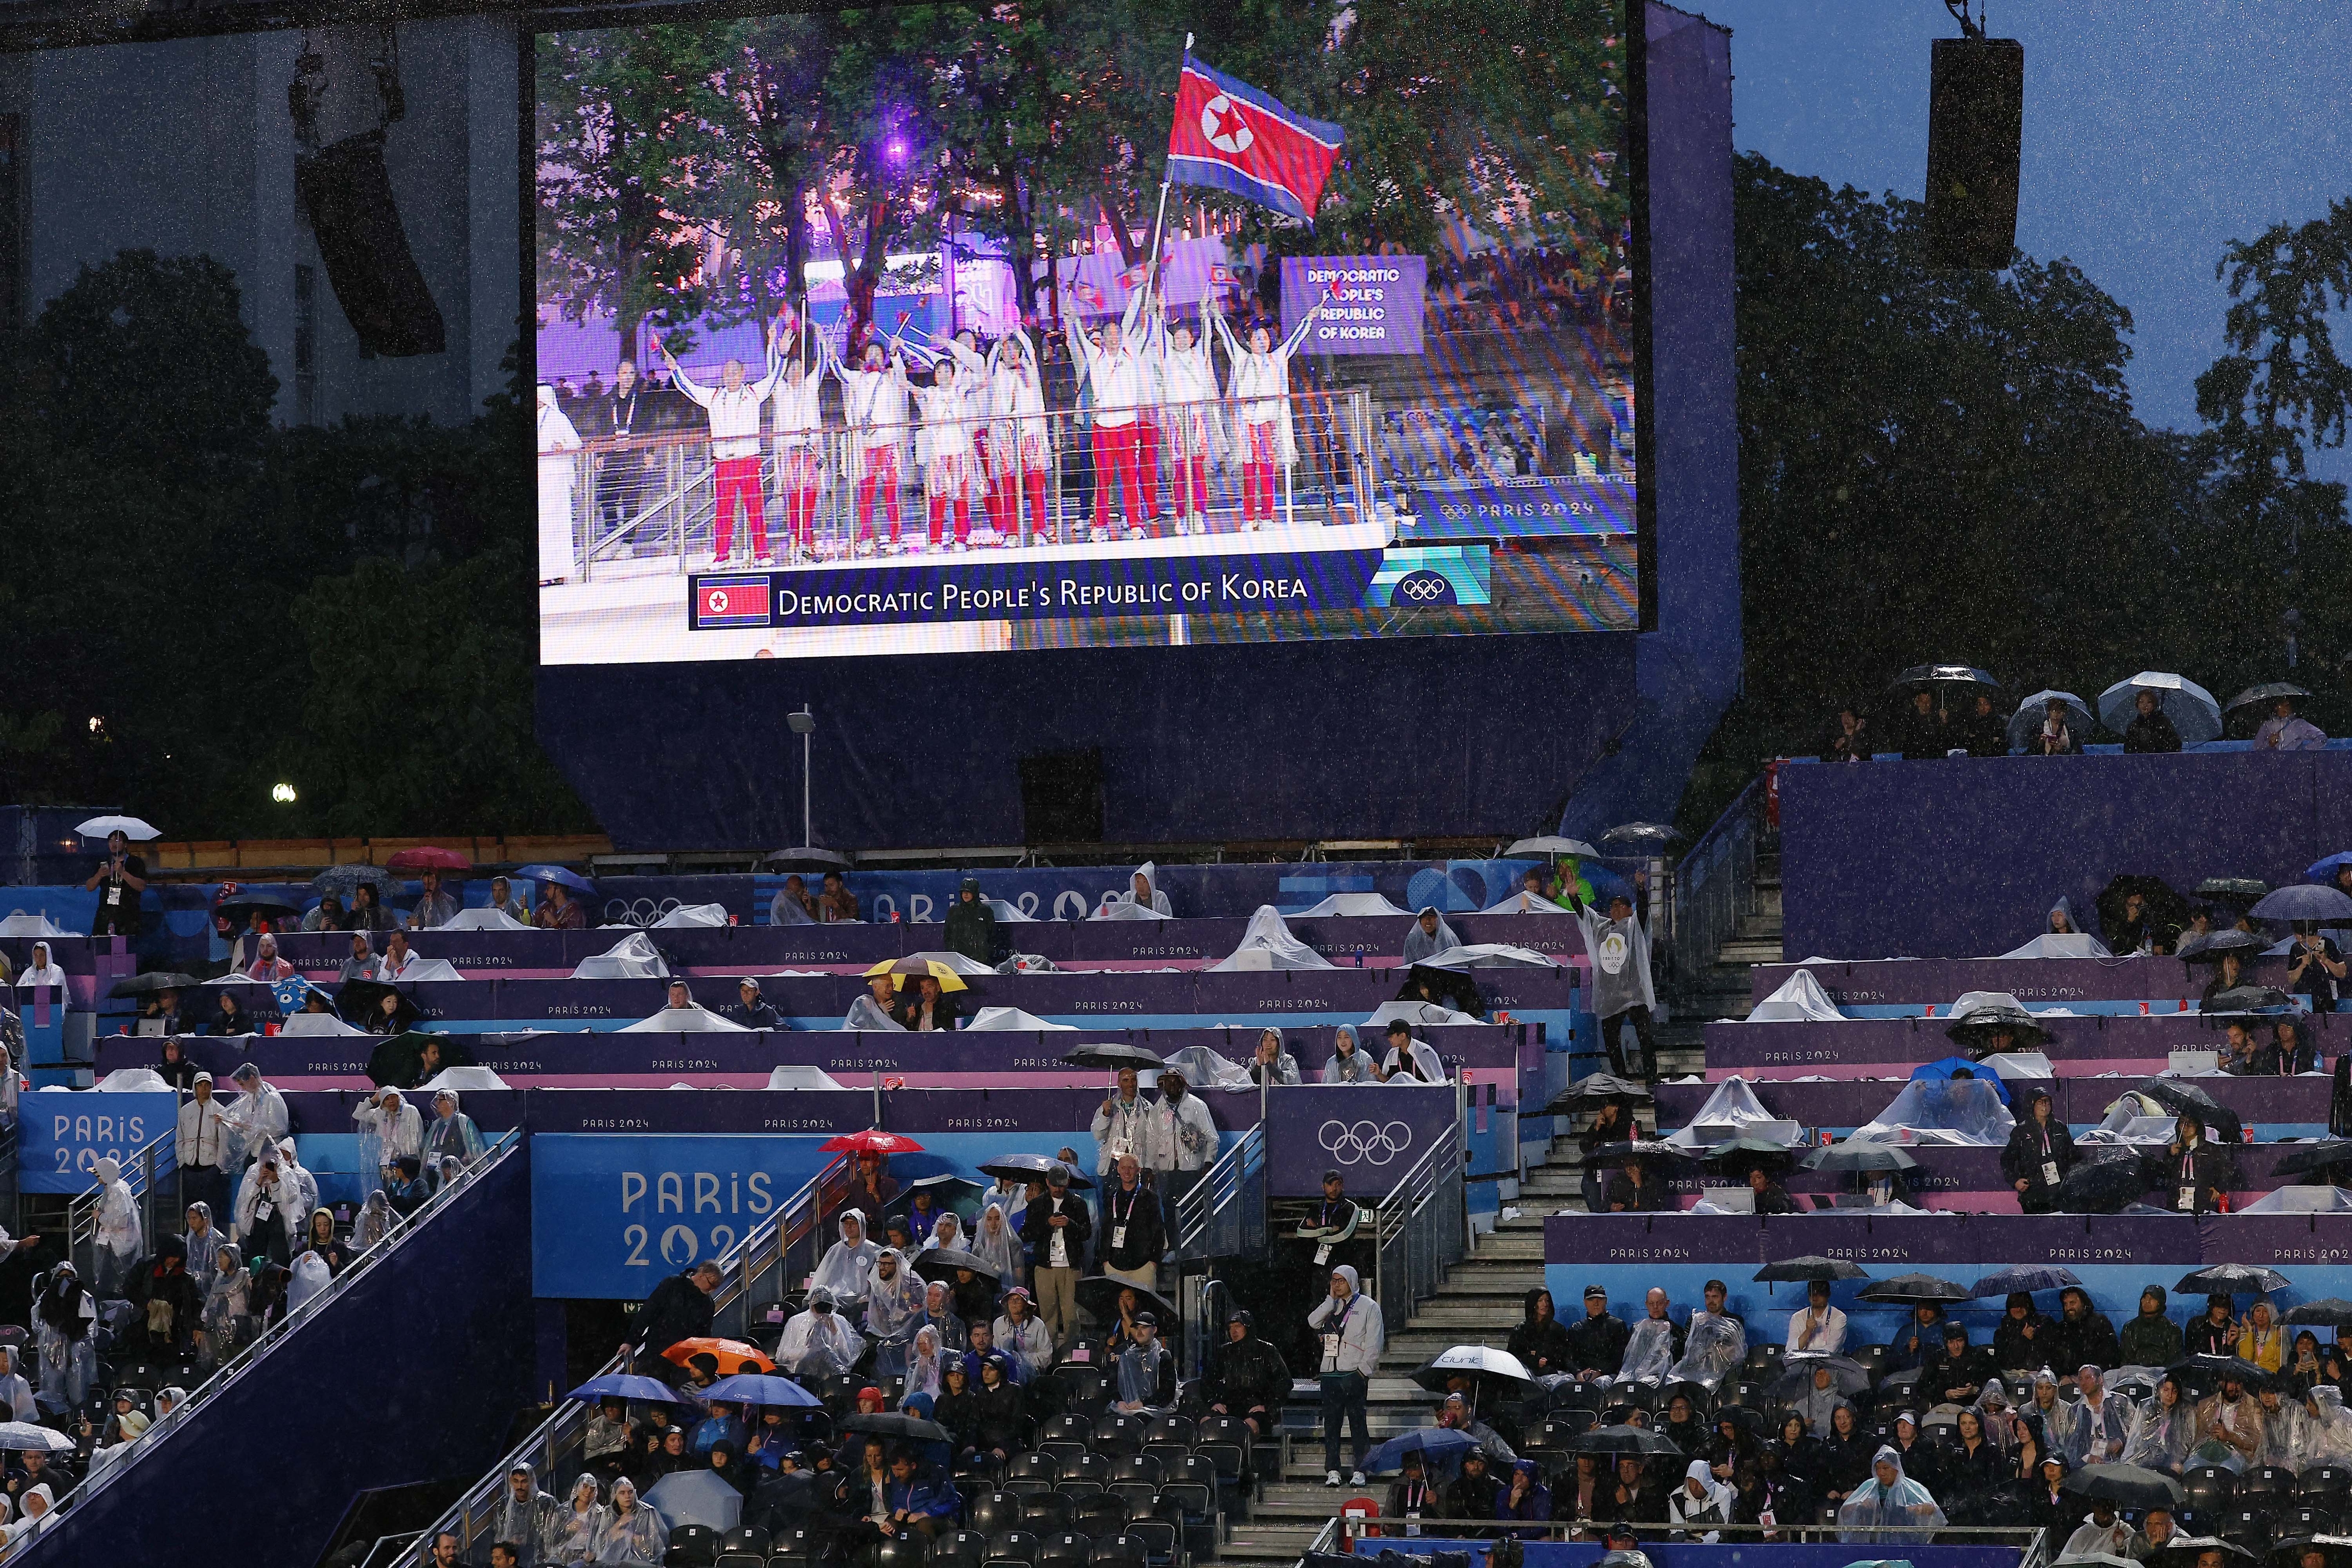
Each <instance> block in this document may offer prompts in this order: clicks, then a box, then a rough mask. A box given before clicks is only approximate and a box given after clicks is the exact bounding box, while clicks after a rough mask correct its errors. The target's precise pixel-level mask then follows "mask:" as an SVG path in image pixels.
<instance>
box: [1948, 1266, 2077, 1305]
mask: <svg viewBox="0 0 2352 1568" xmlns="http://www.w3.org/2000/svg"><path fill="white" fill-rule="evenodd" d="M2082 1282H2083V1281H2080V1280H2078V1279H2076V1278H2074V1270H2072V1269H2061V1268H2058V1267H2056V1266H2054V1265H2052V1266H2048V1267H2037V1266H2035V1265H2032V1264H2020V1265H2019V1266H2017V1267H2016V1268H2012V1269H2002V1270H1999V1271H1998V1272H1995V1273H1991V1274H1987V1275H1986V1276H1985V1277H1984V1278H1983V1279H1981V1280H1979V1281H1977V1283H1976V1289H1975V1290H1974V1291H1971V1292H1969V1293H1970V1294H1971V1295H1972V1296H1973V1297H1974V1298H1975V1299H1976V1300H1978V1301H1983V1300H1985V1299H1986V1298H1988V1297H1991V1296H2011V1295H2015V1294H2016V1293H2017V1292H2018V1291H2024V1292H2025V1293H2026V1294H2028V1295H2032V1293H2033V1292H2034V1291H2063V1290H2064V1289H2065V1288H2066V1287H2067V1286H2069V1285H2079V1284H2081V1283H2082Z"/></svg>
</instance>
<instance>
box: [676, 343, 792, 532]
mask: <svg viewBox="0 0 2352 1568" xmlns="http://www.w3.org/2000/svg"><path fill="white" fill-rule="evenodd" d="M654 348H655V349H656V350H657V351H658V352H659V353H660V355H661V357H662V360H663V362H664V363H666V364H667V365H668V366H669V373H670V378H671V380H673V381H674V382H677V390H678V391H680V392H684V393H685V394H686V395H687V396H688V397H690V398H692V399H693V400H694V401H695V402H698V403H699V404H701V405H702V408H703V410H704V411H705V412H706V413H709V416H710V455H711V459H712V461H713V462H714V463H716V464H717V465H718V474H717V476H716V484H717V487H718V491H719V512H718V517H717V526H718V538H717V539H716V540H715V542H714V544H713V546H712V549H711V562H712V564H713V565H719V564H721V563H724V562H727V561H730V560H732V559H734V556H735V550H734V544H735V507H736V506H737V504H738V503H739V502H740V504H741V506H742V508H743V517H744V520H745V521H747V522H748V523H750V524H751V554H752V558H753V559H755V560H757V561H758V562H759V563H760V564H761V565H762V566H765V565H767V564H769V560H770V557H769V554H768V517H767V512H766V511H765V509H764V508H763V507H761V484H760V410H761V407H762V406H763V405H765V404H766V402H767V401H768V394H769V393H770V392H772V391H774V390H775V385H776V379H777V371H776V329H775V327H774V326H773V324H771V325H770V326H769V328H768V373H767V374H766V375H764V376H762V377H761V379H760V380H758V381H757V382H750V383H748V384H747V383H746V382H744V379H743V361H740V360H730V361H727V363H726V364H725V365H724V366H723V367H721V368H720V371H719V385H717V386H715V387H707V386H703V385H701V384H699V383H698V382H695V381H694V380H693V378H691V377H690V376H688V374H687V373H686V371H684V370H682V369H680V368H679V366H678V362H677V359H676V358H675V357H673V356H672V355H671V353H670V351H669V350H668V349H667V347H666V346H664V344H663V343H662V342H661V340H659V339H656V340H654Z"/></svg>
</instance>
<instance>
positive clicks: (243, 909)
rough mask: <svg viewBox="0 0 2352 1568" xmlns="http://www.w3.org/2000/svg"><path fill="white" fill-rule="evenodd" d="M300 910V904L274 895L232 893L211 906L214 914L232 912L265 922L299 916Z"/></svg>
mask: <svg viewBox="0 0 2352 1568" xmlns="http://www.w3.org/2000/svg"><path fill="white" fill-rule="evenodd" d="M301 910H302V906H301V905H300V904H294V903H291V902H289V900H287V899H285V898H281V897H280V896H278V894H274V893H232V894H229V895H228V896H227V897H226V898H224V899H222V900H221V901H220V902H219V903H218V904H214V905H213V911H214V913H215V914H218V915H226V914H229V913H231V912H232V911H234V912H235V913H237V914H240V915H260V916H261V917H262V918H264V919H265V920H276V919H278V918H279V917H281V916H283V915H299V914H300V913H301Z"/></svg>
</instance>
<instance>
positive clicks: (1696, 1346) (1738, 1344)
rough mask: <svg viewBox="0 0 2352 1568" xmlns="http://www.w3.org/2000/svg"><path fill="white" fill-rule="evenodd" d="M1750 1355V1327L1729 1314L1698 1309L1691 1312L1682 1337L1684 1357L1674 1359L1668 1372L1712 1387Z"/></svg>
mask: <svg viewBox="0 0 2352 1568" xmlns="http://www.w3.org/2000/svg"><path fill="white" fill-rule="evenodd" d="M1747 1359H1748V1331H1747V1330H1745V1329H1743V1328H1741V1327H1740V1326H1739V1324H1738V1322H1735V1321H1734V1320H1732V1319H1730V1318H1727V1317H1719V1316H1717V1314H1716V1313H1714V1312H1693V1313H1692V1314H1691V1320H1690V1329H1689V1332H1688V1333H1687V1334H1686V1335H1685V1338H1684V1340H1683V1358H1682V1359H1681V1360H1680V1361H1678V1362H1676V1363H1675V1368H1674V1371H1673V1372H1672V1373H1671V1374H1669V1376H1671V1377H1673V1378H1675V1379H1677V1380H1680V1379H1685V1378H1686V1379H1688V1380H1689V1381H1691V1382H1693V1383H1702V1384H1705V1385H1706V1386H1707V1387H1708V1388H1709V1389H1712V1388H1714V1387H1715V1385H1717V1384H1718V1383H1720V1382H1722V1381H1723V1379H1724V1378H1725V1377H1726V1376H1727V1375H1729V1374H1730V1373H1731V1372H1733V1371H1735V1370H1736V1369H1737V1368H1738V1365H1739V1364H1740V1363H1741V1362H1743V1361H1745V1360H1747Z"/></svg>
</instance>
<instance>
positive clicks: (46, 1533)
mask: <svg viewBox="0 0 2352 1568" xmlns="http://www.w3.org/2000/svg"><path fill="white" fill-rule="evenodd" d="M169 1135H170V1134H166V1136H169ZM162 1142H163V1139H161V1138H159V1139H157V1140H156V1143H162ZM521 1146H522V1133H521V1130H520V1129H519V1128H517V1129H510V1130H509V1131H507V1132H504V1133H501V1134H499V1135H498V1137H497V1138H496V1139H494V1140H492V1142H491V1143H490V1145H489V1146H488V1147H487V1148H485V1149H484V1150H483V1151H482V1152H481V1154H479V1155H477V1156H476V1157H475V1159H474V1162H473V1163H472V1164H471V1165H469V1166H466V1167H465V1168H464V1174H463V1175H462V1176H460V1178H459V1179H458V1180H457V1181H454V1182H446V1183H444V1184H443V1185H442V1186H441V1188H440V1190H438V1191H437V1192H436V1193H434V1195H433V1196H432V1197H429V1198H427V1199H426V1200H425V1203H424V1205H423V1206H422V1207H419V1208H418V1209H417V1211H416V1212H415V1214H412V1215H410V1216H409V1217H408V1218H407V1219H406V1220H405V1221H404V1222H402V1223H400V1224H398V1225H395V1226H394V1227H393V1228H392V1229H391V1230H389V1231H388V1232H386V1233H385V1235H384V1237H383V1239H381V1240H379V1241H377V1242H376V1243H375V1244H374V1245H373V1246H372V1247H369V1248H367V1249H364V1250H362V1251H361V1252H360V1253H359V1254H358V1255H357V1256H356V1257H354V1258H353V1259H352V1260H351V1262H350V1263H349V1264H348V1265H347V1266H346V1267H345V1268H344V1270H343V1271H342V1272H341V1274H339V1275H337V1276H336V1277H335V1279H334V1280H333V1281H331V1282H330V1283H329V1284H328V1286H327V1288H326V1289H325V1290H323V1291H320V1292H319V1293H318V1294H317V1295H315V1296H313V1297H311V1298H310V1300H309V1301H305V1302H303V1303H302V1304H301V1305H300V1306H299V1307H297V1308H295V1309H294V1310H293V1311H292V1312H288V1313H286V1314H285V1315H284V1316H282V1317H280V1318H279V1319H278V1321H277V1322H274V1323H271V1324H270V1325H269V1326H268V1327H267V1328H265V1329H263V1330H262V1331H261V1333H258V1334H257V1335H255V1336H254V1338H253V1340H252V1342H251V1343H247V1344H246V1345H244V1346H242V1347H241V1348H239V1349H238V1351H237V1352H236V1354H235V1355H232V1356H230V1357H229V1358H228V1359H227V1360H226V1361H224V1362H222V1363H221V1364H220V1365H218V1366H217V1367H215V1368H214V1369H213V1375H211V1376H210V1377H207V1378H205V1380H204V1381H203V1382H202V1383H199V1384H197V1385H196V1386H195V1387H194V1388H193V1389H191V1390H189V1392H188V1396H187V1397H186V1398H185V1399H184V1400H182V1401H181V1402H180V1403H179V1404H178V1405H177V1406H173V1409H172V1411H171V1412H170V1414H168V1415H164V1416H158V1417H157V1418H156V1420H155V1422H154V1424H153V1425H152V1426H151V1427H148V1428H147V1430H146V1431H144V1432H142V1433H141V1434H140V1435H139V1436H138V1437H133V1438H131V1440H130V1441H129V1442H127V1443H117V1444H115V1445H114V1446H113V1447H112V1448H107V1449H105V1450H103V1452H104V1454H105V1455H106V1458H104V1459H103V1460H102V1461H100V1462H98V1463H94V1464H92V1466H91V1467H90V1470H89V1474H88V1475H87V1476H85V1477H83V1478H82V1481H81V1484H80V1485H79V1486H77V1487H75V1488H74V1489H73V1490H70V1491H68V1492H67V1493H66V1495H65V1496H63V1497H61V1498H59V1499H58V1501H57V1506H56V1507H54V1508H53V1509H51V1510H50V1511H49V1515H48V1517H49V1518H51V1519H59V1518H64V1517H66V1516H67V1514H68V1510H69V1509H71V1508H72V1507H74V1506H75V1505H77V1504H79V1503H80V1502H81V1501H82V1500H84V1499H87V1498H89V1497H92V1496H94V1495H96V1494H97V1493H98V1492H100V1491H102V1490H105V1489H106V1488H107V1487H108V1486H110V1485H111V1484H112V1483H113V1481H114V1480H115V1479H116V1478H117V1477H119V1476H121V1475H122V1474H123V1473H124V1472H126V1471H128V1470H129V1469H131V1467H132V1466H133V1465H136V1464H138V1463H139V1462H140V1461H141V1460H142V1459H143V1458H146V1457H147V1455H149V1454H150V1453H152V1452H153V1451H154V1449H155V1448H156V1447H157V1445H159V1444H161V1443H162V1442H163V1440H164V1439H165V1438H166V1437H170V1436H171V1435H172V1434H173V1433H174V1432H177V1431H180V1430H181V1429H182V1428H184V1427H186V1426H187V1425H188V1423H189V1422H191V1421H193V1420H194V1419H195V1416H196V1413H197V1412H198V1411H200V1410H202V1409H204V1408H205V1406H208V1405H210V1404H211V1403H212V1402H213V1401H214V1400H215V1399H217V1398H218V1397H220V1396H221V1395H222V1394H223V1393H224V1392H226V1390H227V1389H228V1387H229V1386H230V1385H232V1384H234V1383H236V1381H237V1379H239V1378H241V1377H243V1376H245V1375H247V1373H249V1372H251V1371H252V1370H253V1369H254V1368H255V1367H256V1366H257V1364H259V1363H260V1362H261V1361H262V1360H263V1359H264V1358H265V1357H267V1356H268V1354H270V1353H271V1352H272V1351H274V1350H276V1349H277V1348H278V1346H279V1345H280V1344H282V1343H285V1341H286V1336H287V1335H289V1334H290V1333H293V1332H294V1331H295V1330H296V1329H298V1328H299V1327H300V1326H301V1325H302V1324H304V1323H306V1322H310V1320H311V1319H312V1318H314V1317H316V1316H317V1315H318V1314H319V1313H320V1312H324V1311H326V1309H327V1308H328V1306H329V1305H330V1304H331V1303H332V1302H334V1301H338V1300H340V1299H341V1297H342V1296H343V1295H344V1293H345V1292H346V1291H350V1290H351V1289H352V1286H353V1284H354V1283H355V1282H356V1281H358V1280H359V1278H360V1277H361V1276H362V1275H363V1274H365V1273H367V1272H368V1271H369V1270H373V1268H375V1267H376V1266H377V1265H378V1264H379V1263H381V1262H383V1260H385V1259H386V1258H388V1257H390V1256H391V1255H392V1254H393V1253H394V1252H395V1251H397V1250H398V1249H400V1248H401V1247H403V1246H404V1245H406V1243H407V1242H408V1240H409V1239H411V1238H413V1237H414V1236H415V1235H416V1234H417V1232H418V1231H419V1230H420V1229H422V1228H424V1226H425V1222H426V1221H427V1220H429V1219H430V1218H433V1216H434V1215H436V1213H438V1212H440V1211H441V1210H442V1209H443V1208H445V1207H446V1206H447V1205H448V1204H449V1203H450V1202H452V1201H453V1200H454V1199H455V1197H456V1195H457V1194H458V1193H460V1192H462V1191H464V1190H465V1189H466V1188H467V1187H468V1186H472V1185H473V1183H474V1182H475V1181H476V1180H477V1179H478V1177H479V1176H482V1175H483V1174H485V1173H487V1172H488V1170H489V1169H490V1168H491V1167H492V1166H495V1165H497V1164H499V1162H500V1161H502V1160H504V1159H505V1158H506V1157H507V1156H508V1155H511V1154H513V1153H514V1152H515V1151H516V1150H517V1149H519V1148H520V1147H521ZM148 1147H149V1148H150V1149H152V1148H153V1147H154V1145H152V1144H151V1145H148ZM56 1534H57V1531H55V1530H54V1529H53V1528H51V1527H50V1526H48V1525H46V1524H45V1525H43V1526H42V1528H41V1531H40V1532H39V1535H38V1537H37V1540H36V1544H37V1542H38V1541H41V1540H48V1539H51V1538H53V1537H54V1536H55V1535H56Z"/></svg>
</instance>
